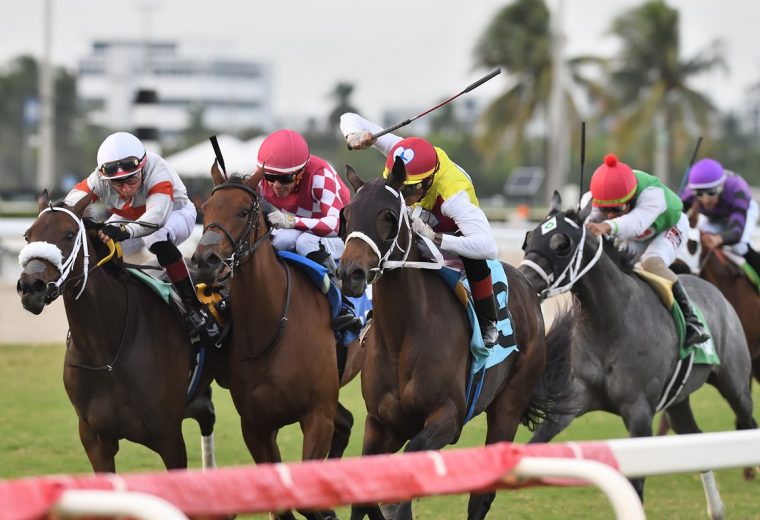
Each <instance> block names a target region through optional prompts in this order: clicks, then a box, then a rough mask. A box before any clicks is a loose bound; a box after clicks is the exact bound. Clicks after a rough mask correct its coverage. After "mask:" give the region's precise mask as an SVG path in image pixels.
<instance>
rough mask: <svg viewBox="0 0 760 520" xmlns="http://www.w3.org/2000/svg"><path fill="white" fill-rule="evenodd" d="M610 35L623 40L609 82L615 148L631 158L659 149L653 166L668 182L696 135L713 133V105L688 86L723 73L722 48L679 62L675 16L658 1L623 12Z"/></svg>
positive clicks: (714, 47) (712, 47)
mask: <svg viewBox="0 0 760 520" xmlns="http://www.w3.org/2000/svg"><path fill="white" fill-rule="evenodd" d="M611 32H612V34H614V35H616V36H618V37H619V38H620V39H621V40H622V51H621V52H620V53H619V54H618V55H617V56H616V57H615V58H614V59H613V61H612V67H611V70H612V72H611V75H610V82H609V84H610V87H611V93H612V98H611V103H610V105H609V107H610V113H612V114H619V116H620V121H619V128H618V132H617V135H616V140H617V145H618V148H617V149H618V151H619V153H621V154H624V153H631V155H633V153H635V152H638V154H642V153H646V152H650V151H653V150H657V149H658V145H659V146H660V150H663V151H661V152H660V154H659V159H658V160H655V161H654V162H655V166H656V168H655V173H657V174H658V175H659V176H660V177H661V178H662V179H663V180H664V181H665V182H669V181H670V179H669V175H668V171H669V170H670V169H672V167H673V166H674V161H675V160H676V159H681V158H685V157H687V156H688V154H689V151H690V150H689V149H690V147H691V143H692V142H693V140H694V139H693V137H694V134H695V133H696V132H697V131H698V132H700V135H703V136H709V135H710V133H711V132H710V126H711V125H710V123H711V122H713V119H714V116H715V115H716V109H715V106H714V105H713V103H712V102H711V101H710V99H709V98H708V97H707V96H705V95H703V94H701V93H699V92H697V91H695V90H693V89H691V88H689V86H688V83H689V80H690V79H691V78H693V77H694V76H696V75H699V74H703V73H705V72H708V71H711V70H714V69H715V68H716V67H723V68H725V63H724V61H723V58H722V56H721V44H720V42H719V41H717V40H716V41H714V42H712V43H711V44H710V45H709V46H708V47H707V48H706V49H705V50H703V51H701V52H699V53H697V54H696V55H695V56H693V57H691V58H688V59H682V58H681V53H680V33H679V15H678V11H676V10H675V9H671V8H670V7H668V6H667V5H666V4H665V2H664V1H662V0H649V1H647V2H646V3H645V4H643V5H641V6H639V7H636V8H633V9H631V10H629V11H627V12H625V13H623V14H622V15H620V16H619V17H617V18H616V19H615V20H614V21H613V24H612V29H611ZM653 128H654V129H655V131H654V132H653V131H652V129H653ZM658 130H659V131H658Z"/></svg>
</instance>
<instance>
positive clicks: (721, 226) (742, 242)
mask: <svg viewBox="0 0 760 520" xmlns="http://www.w3.org/2000/svg"><path fill="white" fill-rule="evenodd" d="M758 213H760V211H758V205H757V202H755V201H754V199H753V200H750V201H749V207H748V208H747V219H746V221H745V222H744V230H743V231H742V236H741V238H740V239H739V241H738V242H737V243H736V244H732V245H730V246H726V248H728V249H730V250H731V251H733V252H734V253H736V254H737V255H739V256H744V255H746V254H747V251H748V250H749V243H750V239H751V238H752V234H753V233H754V232H755V229H757V217H758ZM700 220H703V221H704V222H700V225H699V229H700V230H702V231H704V232H706V233H720V232H721V231H725V229H726V224H727V222H726V221H725V220H724V219H720V220H711V219H710V218H706V219H700Z"/></svg>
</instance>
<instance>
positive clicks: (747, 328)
mask: <svg viewBox="0 0 760 520" xmlns="http://www.w3.org/2000/svg"><path fill="white" fill-rule="evenodd" d="M690 220H691V219H690ZM700 235H701V232H700V231H699V229H698V228H697V227H696V226H692V227H691V228H690V230H689V239H688V241H687V248H686V252H684V253H683V254H682V255H679V259H678V260H676V262H675V264H674V267H673V269H674V270H675V271H678V272H682V273H691V274H695V275H698V276H699V277H700V278H703V279H704V280H707V281H708V282H710V283H712V284H713V285H715V286H716V287H717V288H718V289H719V290H720V292H721V293H723V296H725V297H726V299H727V300H728V301H729V302H730V303H731V305H732V306H733V307H734V309H735V310H736V313H737V314H738V315H739V320H740V321H741V322H742V329H743V330H744V336H745V337H746V339H747V345H748V346H749V352H750V357H751V358H752V373H753V375H754V376H755V379H756V380H757V381H758V382H760V320H758V319H757V317H758V316H760V293H758V290H757V286H756V285H755V284H754V283H753V282H752V281H750V279H749V278H747V276H746V274H745V272H744V270H743V269H742V268H741V267H740V266H739V265H737V264H736V263H735V262H733V261H732V260H731V259H730V258H729V256H727V254H726V253H724V251H723V248H711V249H706V248H704V247H702V243H701V240H700ZM729 254H730V253H729ZM687 257H688V258H687ZM690 266H693V267H694V268H692V267H690Z"/></svg>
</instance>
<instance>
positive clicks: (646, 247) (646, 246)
mask: <svg viewBox="0 0 760 520" xmlns="http://www.w3.org/2000/svg"><path fill="white" fill-rule="evenodd" d="M591 197H592V206H593V209H592V211H591V218H590V219H589V222H588V223H587V224H586V227H587V228H588V229H589V231H591V233H593V234H594V236H599V235H611V236H613V237H617V238H619V239H621V240H623V241H624V242H625V245H626V247H628V248H629V249H630V250H631V251H632V252H634V253H636V254H637V255H640V258H641V266H642V267H643V268H644V270H646V271H648V272H650V273H653V274H656V275H658V276H661V277H662V278H665V279H667V280H670V281H671V282H673V296H674V297H675V300H676V302H677V303H678V306H679V307H680V308H681V311H683V315H684V319H685V320H686V336H685V339H684V343H685V344H686V345H687V346H688V345H694V344H697V343H703V342H705V341H707V339H708V338H709V336H708V335H707V333H706V332H705V330H704V328H703V327H702V324H701V323H700V322H699V319H698V318H697V315H696V314H695V313H694V310H693V308H692V307H691V304H690V303H689V298H688V296H687V294H686V290H685V289H684V286H683V284H682V283H681V281H680V280H679V278H678V276H676V274H675V273H674V272H673V271H671V270H670V268H669V267H668V266H669V265H670V264H672V263H673V261H675V259H676V256H677V254H678V250H679V249H680V248H681V247H682V246H683V244H684V237H685V236H687V234H688V229H689V222H688V218H687V217H686V215H685V214H684V213H682V212H681V209H682V208H683V205H682V203H681V199H679V198H678V195H676V194H675V192H673V191H672V190H671V189H670V188H668V187H667V186H665V185H664V184H663V183H662V182H661V181H660V180H659V179H658V178H657V177H655V176H654V175H650V174H648V173H645V172H642V171H639V170H632V169H631V167H630V166H628V165H627V164H625V163H623V162H620V161H618V158H617V157H616V156H615V155H614V154H608V155H607V156H605V158H604V163H603V164H602V165H601V166H599V167H598V168H597V169H596V171H595V172H594V175H593V176H592V177H591Z"/></svg>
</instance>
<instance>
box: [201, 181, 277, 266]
mask: <svg viewBox="0 0 760 520" xmlns="http://www.w3.org/2000/svg"><path fill="white" fill-rule="evenodd" d="M226 189H238V190H243V191H245V192H246V193H248V194H249V195H250V196H251V199H252V202H251V205H250V206H249V208H248V220H247V222H246V223H245V227H244V228H243V231H242V232H241V233H240V236H239V237H238V238H237V240H236V239H234V238H233V237H232V234H231V233H230V232H229V231H227V229H226V228H225V227H224V226H223V225H221V224H220V223H218V222H209V223H208V224H207V225H206V227H204V228H203V232H204V233H206V231H208V230H209V229H212V228H215V229H218V230H219V231H221V232H222V233H223V234H224V236H225V237H227V240H229V241H230V244H232V254H231V255H230V256H229V258H225V259H224V260H223V262H224V263H225V264H226V265H227V266H228V267H229V268H230V273H231V274H230V276H232V274H234V272H235V267H237V266H239V265H240V264H242V263H243V262H244V261H245V260H246V259H247V258H248V257H250V256H251V255H253V253H254V252H255V251H256V249H257V248H258V247H259V245H260V244H261V243H262V241H263V240H265V239H266V238H267V237H269V235H270V234H271V233H272V230H271V229H269V230H267V232H266V233H264V234H263V235H262V236H261V237H259V236H258V235H259V213H260V212H261V204H260V199H259V194H258V193H256V191H255V190H254V189H253V188H251V187H250V186H248V185H246V184H239V183H225V184H220V185H219V186H217V187H215V188H214V189H213V190H212V191H211V194H212V195H213V194H214V193H215V192H216V191H218V190H226ZM252 232H255V233H254V242H253V244H252V243H251V234H252Z"/></svg>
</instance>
